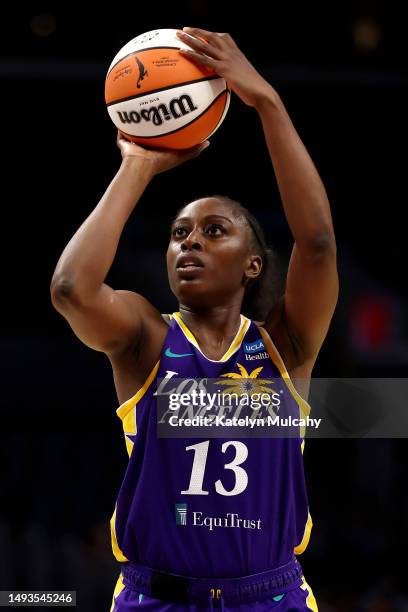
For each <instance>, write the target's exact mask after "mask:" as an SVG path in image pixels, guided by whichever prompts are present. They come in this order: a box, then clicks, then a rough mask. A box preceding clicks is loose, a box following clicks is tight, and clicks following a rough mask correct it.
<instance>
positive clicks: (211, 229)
mask: <svg viewBox="0 0 408 612" xmlns="http://www.w3.org/2000/svg"><path fill="white" fill-rule="evenodd" d="M206 231H207V233H208V234H210V236H222V234H225V228H224V227H223V226H222V225H218V224H217V223H211V224H210V225H208V226H207V228H206Z"/></svg>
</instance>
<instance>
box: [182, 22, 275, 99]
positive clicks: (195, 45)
mask: <svg viewBox="0 0 408 612" xmlns="http://www.w3.org/2000/svg"><path fill="white" fill-rule="evenodd" d="M177 36H178V37H179V38H180V40H182V41H183V42H184V43H186V44H187V45H188V46H189V47H191V50H184V49H180V53H181V54H182V55H184V56H185V57H188V58H190V59H191V60H193V61H194V62H197V64H199V65H201V66H205V67H207V68H212V69H213V70H214V71H215V72H216V73H217V74H218V75H220V76H222V77H224V79H225V80H226V81H227V82H228V85H229V86H230V87H231V88H232V89H233V91H235V93H236V94H237V95H238V96H239V97H240V98H241V100H242V101H243V102H245V104H248V106H255V107H256V106H257V103H258V101H259V100H260V99H262V97H263V96H265V94H267V93H268V92H270V91H271V90H272V86H271V85H270V84H269V83H268V82H267V81H265V79H264V78H263V77H262V76H261V75H260V74H259V72H257V71H256V70H255V68H254V67H253V65H252V64H251V63H250V62H249V60H248V59H247V58H246V57H245V55H244V54H243V53H242V51H240V49H238V47H237V45H236V43H235V42H234V40H233V39H232V37H231V36H230V35H229V34H226V33H219V32H208V31H207V30H201V29H200V28H187V27H186V28H183V30H178V31H177Z"/></svg>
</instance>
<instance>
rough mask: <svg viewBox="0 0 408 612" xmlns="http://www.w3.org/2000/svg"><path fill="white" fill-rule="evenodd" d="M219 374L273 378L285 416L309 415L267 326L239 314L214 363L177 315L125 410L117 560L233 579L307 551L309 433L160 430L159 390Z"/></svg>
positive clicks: (115, 520)
mask: <svg viewBox="0 0 408 612" xmlns="http://www.w3.org/2000/svg"><path fill="white" fill-rule="evenodd" d="M221 377H223V378H222V380H233V381H234V382H237V381H238V382H239V380H240V379H250V380H251V381H253V382H256V381H257V379H259V380H260V379H262V381H265V379H274V380H275V381H277V382H278V383H279V386H280V388H281V390H280V394H281V395H280V401H281V406H283V408H284V410H285V411H286V414H291V415H294V416H297V417H299V416H300V417H304V416H306V415H307V414H308V413H309V411H310V407H309V405H308V403H307V402H306V401H305V400H303V398H301V396H300V395H299V394H298V393H297V392H296V390H295V388H294V386H293V384H292V382H291V380H290V378H289V376H288V373H287V370H286V368H285V366H284V364H283V362H282V359H281V357H280V355H279V353H278V351H277V349H276V348H275V346H274V344H273V342H272V340H271V339H270V337H269V335H268V334H267V332H266V331H265V330H264V329H263V328H259V327H258V326H257V325H256V324H255V323H254V322H253V321H251V320H250V319H248V318H246V317H245V316H243V315H241V324H240V328H239V330H238V332H237V334H236V336H235V338H234V340H233V341H232V343H231V345H230V347H229V349H228V351H227V352H226V353H225V354H224V356H223V357H222V358H221V359H220V360H212V359H208V358H207V357H206V356H205V355H204V354H203V353H202V352H201V350H200V347H199V345H198V343H197V340H196V339H195V337H194V336H193V334H192V333H191V332H190V330H189V329H188V328H187V326H186V325H185V323H184V322H183V321H182V319H181V316H180V313H174V314H173V315H172V316H171V322H170V326H169V330H168V333H167V336H166V340H165V343H164V345H163V349H162V353H161V356H160V360H159V361H158V362H157V364H156V365H155V367H154V368H153V370H152V372H151V373H150V375H149V376H148V378H147V380H146V382H145V384H144V385H143V387H142V388H141V389H140V390H139V391H138V392H137V393H136V395H134V397H132V398H130V399H129V400H127V401H126V402H124V403H123V404H122V405H121V406H120V407H119V408H118V410H117V413H118V416H119V417H120V418H121V419H122V422H123V428H124V433H125V441H126V447H127V450H128V454H129V463H128V467H127V469H126V473H125V476H124V479H123V483H122V486H121V488H120V491H119V495H118V498H117V503H116V507H115V512H114V514H113V516H112V519H111V532H112V548H113V552H114V555H115V557H116V559H117V560H118V561H120V562H126V561H131V562H133V563H139V564H142V565H145V566H148V567H151V568H155V569H157V570H160V571H163V572H173V573H176V574H181V575H185V576H195V577H198V578H200V577H211V576H218V577H225V578H229V577H237V576H246V575H249V574H255V573H258V572H263V571H265V570H267V569H269V568H275V567H279V566H281V565H284V564H285V563H287V562H288V561H289V560H290V559H291V558H292V557H293V553H295V554H300V553H302V552H303V551H304V550H305V548H306V546H307V544H308V541H309V537H310V531H311V527H312V520H311V516H310V513H309V508H308V500H307V493H306V486H305V478H304V470H303V457H302V452H303V445H304V441H303V438H302V437H280V438H270V437H269V438H268V437H255V438H254V437H252V438H242V437H241V438H239V439H238V438H237V439H234V438H231V437H228V438H211V439H205V438H203V437H201V438H165V437H158V435H157V404H156V402H157V391H158V389H162V390H163V389H168V390H173V389H175V388H176V387H177V379H178V378H181V379H195V380H205V379H217V378H220V379H221ZM262 381H261V382H262ZM237 384H238V383H237Z"/></svg>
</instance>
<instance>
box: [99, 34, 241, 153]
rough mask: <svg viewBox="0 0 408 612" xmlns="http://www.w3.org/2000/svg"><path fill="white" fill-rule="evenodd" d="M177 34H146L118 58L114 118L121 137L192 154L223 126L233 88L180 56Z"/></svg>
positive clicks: (108, 96) (110, 93) (110, 105)
mask: <svg viewBox="0 0 408 612" xmlns="http://www.w3.org/2000/svg"><path fill="white" fill-rule="evenodd" d="M176 31H177V30H175V29H161V30H152V31H151V32H146V33H145V34H141V35H140V36H136V38H133V39H132V40H131V41H129V42H128V43H127V44H126V45H125V46H124V47H122V49H120V51H119V52H118V53H117V54H116V55H115V57H114V58H113V60H112V63H111V65H110V66H109V70H108V74H107V76H106V82H105V101H106V104H107V109H108V113H109V115H110V117H111V119H112V121H113V123H114V124H115V126H116V127H117V128H118V129H119V130H120V131H121V133H122V134H123V135H124V136H125V137H126V138H127V139H128V140H132V141H133V142H136V143H138V144H141V145H143V146H146V147H153V148H167V149H186V148H189V147H192V146H194V145H196V144H199V143H200V142H202V141H204V140H207V139H208V138H209V137H210V136H212V135H213V134H214V132H215V131H216V130H217V129H218V128H219V127H220V125H221V123H222V122H223V120H224V118H225V115H226V114H227V111H228V107H229V103H230V89H229V87H228V85H227V82H226V81H225V79H224V78H222V77H220V76H218V75H217V74H215V72H214V71H213V70H212V69H209V68H205V67H201V66H198V64H196V63H194V62H193V61H192V60H190V59H188V58H187V57H184V56H183V55H182V54H180V53H179V49H180V48H185V49H189V47H188V45H186V44H184V43H183V42H182V41H181V40H179V39H178V38H177V36H176Z"/></svg>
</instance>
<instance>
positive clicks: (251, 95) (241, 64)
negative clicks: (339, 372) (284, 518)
mask: <svg viewBox="0 0 408 612" xmlns="http://www.w3.org/2000/svg"><path fill="white" fill-rule="evenodd" d="M178 36H179V38H180V40H183V41H184V42H186V43H187V44H188V45H189V46H190V47H191V51H189V52H188V51H183V50H180V53H183V54H186V55H187V56H188V57H190V58H191V59H192V60H194V61H196V62H198V63H199V64H202V65H205V66H208V67H211V68H213V69H214V70H215V71H216V72H217V74H219V75H220V76H223V77H224V78H225V79H226V80H227V81H228V83H229V85H230V86H231V88H232V89H233V91H235V93H236V94H237V95H238V96H239V97H240V98H241V100H243V102H245V104H247V105H249V106H252V107H254V108H255V109H256V110H257V111H258V114H259V116H260V119H261V121H262V125H263V130H264V134H265V139H266V142H267V145H268V150H269V154H270V157H271V161H272V164H273V168H274V171H275V175H276V179H277V183H278V188H279V192H280V195H281V198H282V203H283V207H284V210H285V214H286V218H287V221H288V224H289V227H290V229H291V232H292V235H293V238H294V240H295V244H294V246H293V251H292V255H291V259H290V264H289V269H288V273H287V280H286V290H285V295H284V298H283V300H282V301H281V302H280V303H279V305H278V306H279V312H277V310H276V309H275V310H274V312H271V313H270V316H269V317H268V319H267V321H266V323H265V328H266V329H267V330H268V331H269V332H271V335H274V336H275V337H276V335H277V334H276V332H277V327H276V326H277V325H278V326H280V327H281V328H282V326H283V327H284V328H285V330H286V333H287V335H288V337H289V341H290V342H291V343H292V344H293V347H294V349H295V352H296V354H297V355H298V360H299V364H300V363H302V364H305V365H307V364H308V365H310V367H312V366H313V364H314V361H315V359H316V357H317V354H318V352H319V349H320V347H321V345H322V343H323V341H324V338H325V336H326V334H327V330H328V327H329V324H330V321H331V318H332V316H333V312H334V308H335V305H336V302H337V298H338V288H339V287H338V274H337V265H336V242H335V236H334V230H333V224H332V219H331V213H330V206H329V202H328V199H327V195H326V191H325V188H324V186H323V183H322V181H321V179H320V176H319V174H318V172H317V170H316V167H315V165H314V163H313V161H312V160H311V158H310V156H309V154H308V152H307V150H306V148H305V146H304V145H303V143H302V141H301V139H300V138H299V136H298V134H297V132H296V130H295V128H294V126H293V124H292V121H291V119H290V117H289V115H288V113H287V112H286V109H285V107H284V105H283V103H282V100H281V99H280V97H279V95H278V93H277V92H276V90H275V89H274V88H273V87H272V86H271V85H270V84H269V83H268V82H267V81H265V79H264V78H263V77H262V76H261V75H260V74H259V73H258V72H257V71H256V70H255V68H254V67H253V66H252V64H251V63H250V62H249V61H248V59H247V58H246V57H245V55H244V54H243V53H242V52H241V51H240V49H239V48H238V47H237V45H236V44H235V42H234V40H233V39H232V38H231V36H230V35H229V34H225V33H216V32H207V31H206V30H201V29H199V28H184V32H179V34H178ZM295 365H296V364H295Z"/></svg>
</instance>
